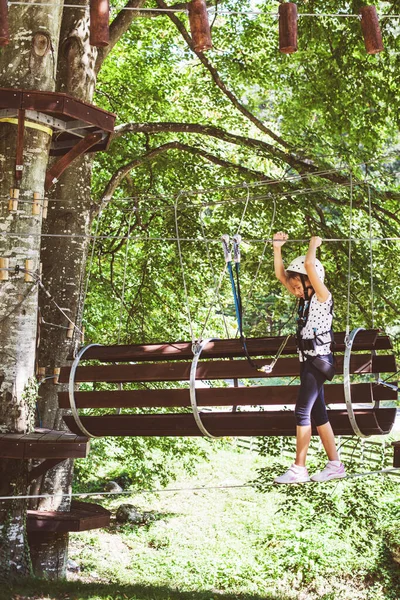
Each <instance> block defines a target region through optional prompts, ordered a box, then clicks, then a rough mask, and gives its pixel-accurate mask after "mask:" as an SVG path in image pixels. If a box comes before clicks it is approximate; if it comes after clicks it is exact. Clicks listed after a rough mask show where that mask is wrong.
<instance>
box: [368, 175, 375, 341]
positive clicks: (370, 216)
mask: <svg viewBox="0 0 400 600" xmlns="http://www.w3.org/2000/svg"><path fill="white" fill-rule="evenodd" d="M368 215H369V266H370V279H371V326H372V329H374V327H375V307H374V265H373V256H372V241H373V239H372V202H371V186H370V185H368Z"/></svg>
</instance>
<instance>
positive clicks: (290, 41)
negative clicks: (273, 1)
mask: <svg viewBox="0 0 400 600" xmlns="http://www.w3.org/2000/svg"><path fill="white" fill-rule="evenodd" d="M278 12H279V50H280V52H282V53H283V54H292V53H293V52H297V18H298V17H297V4H294V3H293V2H282V4H279V9H278Z"/></svg>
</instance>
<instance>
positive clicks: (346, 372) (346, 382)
mask: <svg viewBox="0 0 400 600" xmlns="http://www.w3.org/2000/svg"><path fill="white" fill-rule="evenodd" d="M360 331H365V329H364V327H358V328H357V329H353V331H352V332H351V333H350V335H349V337H348V339H347V341H346V348H345V351H344V360H343V376H344V379H343V387H344V400H345V402H346V408H347V414H348V416H349V421H350V424H351V426H352V428H353V431H354V433H355V434H356V435H357V436H358V437H360V438H368V437H371V436H369V435H365V434H364V433H363V432H362V431H361V429H360V428H359V426H358V424H357V420H356V417H355V414H354V410H353V404H352V402H351V383H350V359H351V349H352V347H353V342H354V339H355V337H356V335H357V333H359V332H360Z"/></svg>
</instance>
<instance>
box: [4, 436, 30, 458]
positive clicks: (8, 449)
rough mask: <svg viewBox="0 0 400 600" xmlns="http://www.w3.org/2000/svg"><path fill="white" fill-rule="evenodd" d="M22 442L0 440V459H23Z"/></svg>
mask: <svg viewBox="0 0 400 600" xmlns="http://www.w3.org/2000/svg"><path fill="white" fill-rule="evenodd" d="M24 446H25V444H24V443H23V442H20V443H18V442H9V441H7V440H4V441H3V440H0V457H1V458H24Z"/></svg>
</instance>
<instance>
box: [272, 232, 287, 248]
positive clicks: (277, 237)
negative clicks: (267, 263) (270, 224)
mask: <svg viewBox="0 0 400 600" xmlns="http://www.w3.org/2000/svg"><path fill="white" fill-rule="evenodd" d="M288 237H289V236H288V234H287V233H285V232H284V231H278V232H277V233H275V234H274V239H273V246H274V248H280V247H281V246H283V244H285V243H286V240H287V239H288Z"/></svg>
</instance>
